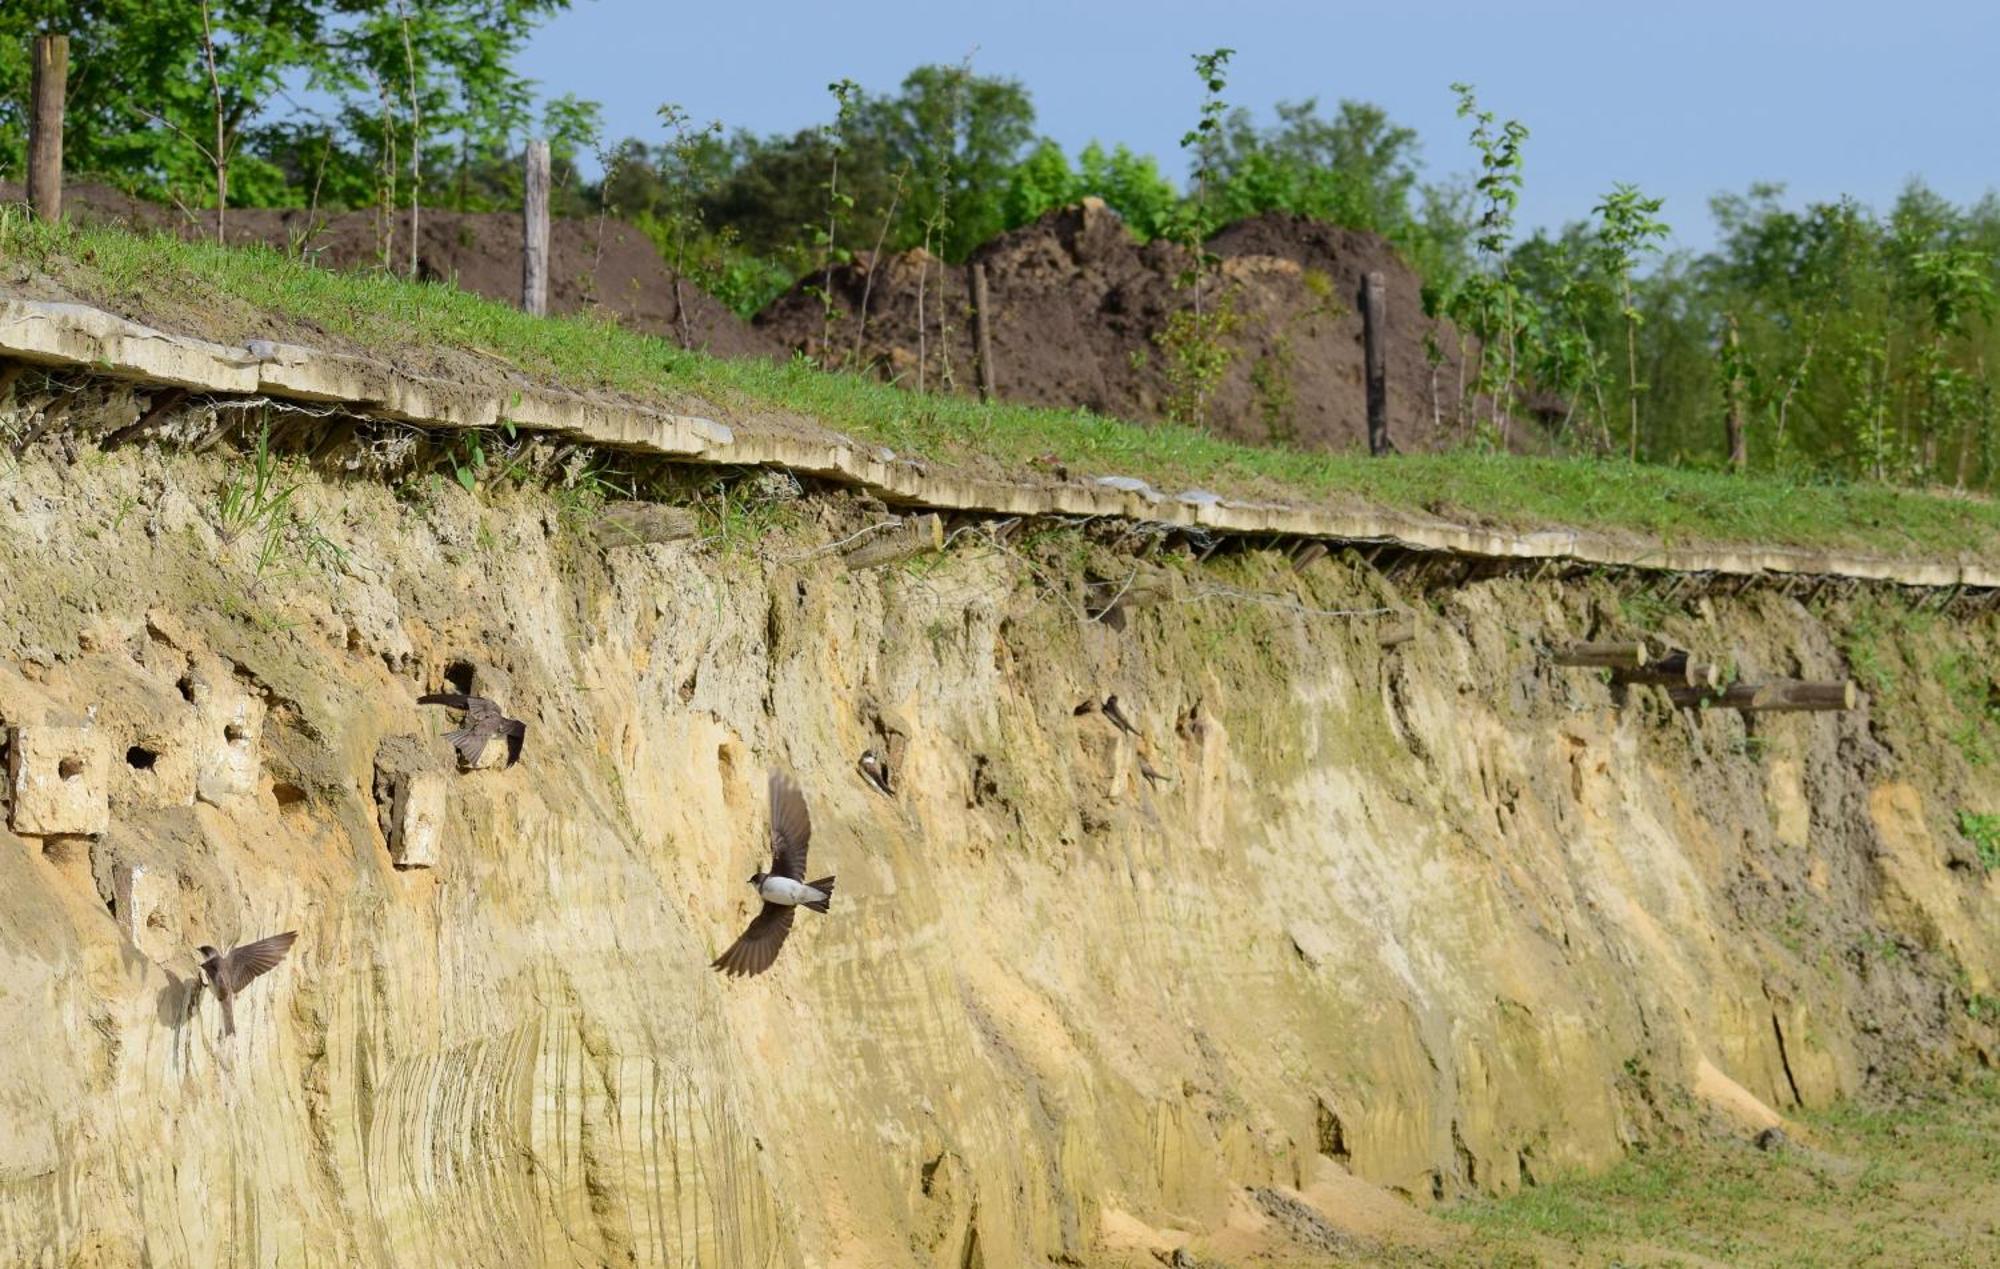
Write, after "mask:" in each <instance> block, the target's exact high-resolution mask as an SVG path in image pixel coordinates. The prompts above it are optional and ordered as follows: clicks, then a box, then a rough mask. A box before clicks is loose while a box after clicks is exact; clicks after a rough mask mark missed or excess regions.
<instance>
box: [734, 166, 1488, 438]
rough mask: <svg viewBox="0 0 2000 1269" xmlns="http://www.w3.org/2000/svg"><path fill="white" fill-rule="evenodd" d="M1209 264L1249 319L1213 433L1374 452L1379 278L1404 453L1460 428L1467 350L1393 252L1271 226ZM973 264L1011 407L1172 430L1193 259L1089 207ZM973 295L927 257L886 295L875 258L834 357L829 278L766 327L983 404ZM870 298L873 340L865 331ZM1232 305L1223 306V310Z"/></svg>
mask: <svg viewBox="0 0 2000 1269" xmlns="http://www.w3.org/2000/svg"><path fill="white" fill-rule="evenodd" d="M1210 249H1211V250H1212V251H1213V252H1214V253H1215V254H1216V255H1217V256H1219V257H1221V259H1222V264H1221V279H1222V280H1221V286H1220V293H1221V295H1222V296H1224V297H1226V302H1227V303H1228V305H1229V307H1230V310H1231V311H1233V313H1234V315H1235V322H1234V329H1233V331H1232V332H1231V333H1230V334H1229V335H1228V336H1227V337H1226V339H1225V341H1224V348H1225V351H1226V355H1227V367H1226V369H1225V370H1224V371H1223V372H1222V374H1221V376H1220V380H1219V382H1218V384H1217V386H1216V388H1215V392H1214V397H1213V401H1212V403H1211V406H1210V410H1209V415H1208V418H1207V420H1206V422H1207V423H1208V425H1209V426H1210V427H1211V428H1212V429H1213V430H1215V431H1217V432H1219V433H1222V434H1224V435H1227V436H1231V437H1235V438H1238V439H1242V440H1246V441H1282V442H1289V443H1292V444H1298V445H1304V446H1308V447H1311V448H1318V449H1344V448H1351V447H1355V446H1359V445H1364V444H1366V440H1367V390H1366V385H1365V383H1364V380H1363V367H1362V323H1361V317H1360V305H1361V288H1362V283H1363V279H1364V278H1365V277H1366V276H1367V274H1368V273H1369V272H1370V271H1372V270H1379V271H1380V272H1382V273H1383V274H1385V275H1386V277H1387V280H1388V317H1389V331H1388V344H1387V348H1388V375H1389V430H1390V435H1391V437H1392V438H1393V440H1394V442H1395V444H1396V445H1397V446H1398V448H1401V449H1405V450H1413V449H1422V448H1426V447H1429V446H1431V445H1433V444H1436V443H1437V441H1438V440H1439V439H1440V437H1439V433H1440V432H1441V431H1443V430H1444V428H1445V427H1446V426H1450V425H1451V424H1452V420H1453V419H1454V416H1455V413H1456V411H1455V409H1454V403H1455V402H1456V400H1457V399H1458V381H1459V370H1458V337H1457V335H1456V333H1455V332H1454V331H1453V329H1452V328H1451V326H1450V325H1449V324H1448V323H1440V322H1433V321H1432V320H1431V319H1429V318H1427V317H1425V316H1424V314H1423V308H1422V303H1421V300H1420V297H1419V285H1420V284H1419V281H1418V279H1417V276H1416V274H1415V273H1414V272H1413V271H1412V270H1411V269H1410V268H1409V266H1408V265H1406V264H1404V263H1403V261H1402V260H1401V259H1400V258H1399V257H1398V256H1397V255H1396V253H1395V250H1394V249H1393V248H1392V247H1390V246H1389V244H1388V243H1387V242H1385V241H1383V240H1382V239H1380V238H1377V237H1375V236H1374V235H1372V234H1366V233H1359V232H1356V231H1353V230H1346V229H1336V228H1333V227H1331V226H1328V225H1322V224H1318V223H1315V222H1313V221H1309V220H1305V219H1303V218H1299V217H1293V216H1285V215H1267V216H1260V217H1257V218H1255V219H1253V220H1247V221H1243V222H1241V223H1239V224H1236V225H1232V226H1230V227H1229V228H1227V229H1225V230H1223V231H1222V232H1221V233H1219V234H1217V235H1216V236H1215V238H1214V239H1213V240H1212V241H1211V243H1210ZM973 259H974V260H975V261H977V262H979V263H983V264H984V265H985V267H986V273H987V285H988V291H989V299H990V303H991V305H992V309H993V315H992V339H993V348H994V358H993V359H994V363H995V368H996V379H997V385H996V386H997V388H998V391H999V394H1000V395H1001V396H1002V397H1004V398H1006V399H1008V400H1013V401H1020V402H1024V403H1031V404H1036V405H1047V406H1056V407H1063V408H1070V407H1076V406H1084V407H1088V408H1089V409H1092V410H1095V411H1098V412H1100V413H1104V414H1115V415H1121V416H1124V417H1128V418H1139V419H1154V420H1158V419H1163V418H1166V417H1168V416H1169V415H1170V413H1172V411H1173V407H1174V406H1175V400H1174V398H1175V385H1174V381H1173V378H1172V376H1171V374H1170V364H1171V362H1172V361H1173V351H1172V349H1171V348H1170V347H1168V346H1166V345H1167V344H1170V343H1171V342H1172V341H1171V340H1170V339H1169V338H1168V337H1167V332H1168V330H1169V324H1170V319H1171V318H1172V317H1173V315H1174V314H1175V313H1177V312H1180V311H1182V310H1184V309H1187V308H1188V307H1189V305H1190V302H1191V299H1192V297H1191V295H1190V293H1189V292H1188V291H1187V290H1186V289H1184V288H1182V287H1181V286H1179V285H1178V283H1179V280H1180V278H1181V275H1182V274H1183V273H1184V272H1185V271H1186V269H1187V267H1188V264H1189V254H1188V252H1187V251H1186V249H1185V248H1183V247H1180V246H1178V245H1176V244H1173V243H1167V242H1158V241H1156V242H1151V243H1147V244H1144V245H1141V244H1140V243H1138V242H1137V241H1135V240H1134V239H1133V238H1132V236H1131V234H1130V233H1128V232H1127V231H1126V229H1125V226H1124V223H1123V222H1122V221H1121V220H1120V219H1119V218H1118V216H1117V214H1116V213H1114V212H1112V211H1111V210H1110V209H1109V208H1107V207H1106V206H1105V205H1104V204H1103V203H1101V202H1098V201H1097V200H1095V199H1088V200H1085V202H1084V203H1082V204H1081V205H1079V206H1075V207H1069V208H1064V209H1061V210H1058V211H1054V212H1050V213H1049V214H1048V215H1046V216H1044V217H1042V218H1041V219H1040V220H1038V221H1036V222H1035V223H1034V224H1032V225H1027V226H1023V227H1022V228H1020V229H1017V230H1014V231H1012V232H1010V233H1007V234H1005V235H1002V236H1001V237H999V238H996V239H995V240H993V241H992V242H990V243H988V244H987V245H986V246H984V247H982V248H980V250H979V251H978V252H976V253H975V255H974V257H973ZM969 277H970V271H969V269H967V268H958V267H951V266H946V265H944V264H943V263H942V262H940V261H939V260H937V259H935V258H934V257H931V256H929V255H927V254H926V253H924V252H922V251H912V252H906V253H903V254H901V255H897V256H894V257H888V258H885V259H884V260H883V261H882V262H881V266H880V267H879V268H877V269H875V270H874V271H873V277H872V280H871V278H870V269H869V267H868V261H867V259H866V258H865V257H864V258H863V259H861V260H859V261H857V262H856V263H854V264H851V265H847V266H844V267H842V268H839V269H836V270H835V271H834V274H833V278H832V285H831V286H830V287H828V288H826V289H827V290H828V291H829V292H830V294H831V296H832V300H833V306H834V309H835V312H834V320H833V322H832V326H831V331H832V333H831V338H830V339H827V340H826V341H825V342H826V343H827V348H826V349H824V350H822V349H821V347H820V345H821V342H822V329H823V321H824V319H823V314H822V304H821V301H820V298H819V294H818V289H819V288H820V287H821V286H822V285H823V281H824V280H823V279H822V278H820V277H813V278H808V279H806V280H805V281H804V282H802V283H801V284H800V285H799V286H797V287H795V288H794V289H793V290H792V291H790V292H788V293H787V294H786V295H784V296H782V297H780V298H779V299H778V300H777V301H775V302H774V303H773V304H772V305H771V306H770V307H769V308H767V309H766V310H765V311H764V312H762V313H760V314H759V315H758V317H757V325H758V327H759V328H760V329H761V330H763V331H765V332H768V333H769V334H771V335H773V336H775V337H776V338H777V339H779V340H781V341H783V343H784V344H785V345H786V346H788V347H790V348H794V349H799V350H803V351H806V352H808V353H811V354H813V355H816V356H818V355H824V356H825V357H826V358H827V359H828V360H829V361H832V362H834V363H835V364H840V365H847V366H859V365H870V366H873V367H874V368H875V369H876V370H877V371H878V373H880V374H882V375H883V376H884V377H886V378H889V379H892V380H895V381H897V382H902V383H907V384H910V385H911V386H915V385H916V383H917V380H918V377H919V369H920V368H921V372H922V379H923V384H924V386H925V387H928V388H937V387H940V386H944V387H949V388H951V389H953V390H956V391H960V392H970V391H973V390H974V388H975V385H976V373H975V369H974V361H973V347H972V320H971V308H970V302H969V287H970V283H969ZM920 278H921V279H922V288H923V326H924V334H923V337H922V339H921V341H920V340H919V335H918V311H917V310H918V285H919V279H920ZM864 295H865V297H866V300H865V302H866V306H867V320H866V328H865V331H864V330H863V328H862V322H861V320H860V319H859V317H858V316H857V315H858V314H859V313H860V312H861V310H862V306H863V303H864ZM1216 295H1217V292H1216V291H1215V290H1210V291H1209V292H1208V295H1207V302H1208V303H1210V304H1211V305H1212V304H1213V303H1214V302H1215V300H1216ZM1433 350H1434V352H1433Z"/></svg>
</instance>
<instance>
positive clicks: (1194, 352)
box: [1153, 291, 1243, 427]
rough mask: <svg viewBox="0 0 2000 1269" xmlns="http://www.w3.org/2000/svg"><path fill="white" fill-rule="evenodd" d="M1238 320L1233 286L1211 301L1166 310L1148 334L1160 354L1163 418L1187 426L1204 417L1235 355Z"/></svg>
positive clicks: (1196, 424) (1203, 421) (1197, 423)
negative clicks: (1163, 380) (1202, 306)
mask: <svg viewBox="0 0 2000 1269" xmlns="http://www.w3.org/2000/svg"><path fill="white" fill-rule="evenodd" d="M1242 324H1243V319H1242V317H1241V316H1239V315H1238V314H1237V312H1236V293H1235V292H1234V291H1230V292H1227V293H1225V294H1224V295H1222V296H1221V297H1220V298H1219V299H1217V300H1216V301H1215V304H1214V305H1213V307H1210V308H1206V309H1195V308H1184V309H1179V310H1177V311H1176V312H1174V313H1172V314H1169V315H1168V317H1167V324H1166V327H1165V328H1164V329H1162V330H1161V331H1160V332H1159V333H1158V334H1156V335H1154V336H1153V343H1154V344H1156V345H1157V346H1158V347H1159V349H1160V352H1161V354H1162V355H1163V356H1164V358H1165V360H1166V367H1165V372H1166V376H1167V399H1166V402H1165V410H1166V415H1167V418H1168V419H1170V420H1172V421H1173V422H1175V423H1183V424H1187V425H1188V426H1191V427H1200V426H1203V425H1204V424H1206V423H1207V422H1208V408H1209V404H1210V402H1211V401H1212V400H1213V399H1214V397H1215V390H1216V388H1218V387H1219V386H1221V384H1222V377H1223V376H1224V375H1226V374H1228V373H1229V367H1230V365H1231V364H1232V363H1234V362H1235V360H1236V347H1235V342H1234V341H1235V336H1236V332H1237V330H1238V329H1239V328H1240V327H1241V326H1242Z"/></svg>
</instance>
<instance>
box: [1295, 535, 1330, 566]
mask: <svg viewBox="0 0 2000 1269" xmlns="http://www.w3.org/2000/svg"><path fill="white" fill-rule="evenodd" d="M1325 558H1326V543H1324V542H1319V541H1310V542H1302V543H1300V544H1299V545H1298V546H1297V547H1295V548H1293V550H1292V571H1293V572H1294V573H1303V572H1305V571H1306V570H1307V569H1309V568H1311V567H1312V566H1313V565H1315V564H1317V563H1319V562H1320V561H1321V560H1323V559H1325Z"/></svg>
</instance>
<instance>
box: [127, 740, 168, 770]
mask: <svg viewBox="0 0 2000 1269" xmlns="http://www.w3.org/2000/svg"><path fill="white" fill-rule="evenodd" d="M159 760H160V755H159V754H158V753H157V752H156V751H154V750H151V749H148V748H146V746H144V745H133V746H132V747H131V748H130V749H127V750H126V751H125V765H126V766H128V767H130V768H132V769H133V770H134V771H151V770H152V769H153V764H154V763H156V762H158V761H159Z"/></svg>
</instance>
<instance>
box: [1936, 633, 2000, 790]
mask: <svg viewBox="0 0 2000 1269" xmlns="http://www.w3.org/2000/svg"><path fill="white" fill-rule="evenodd" d="M1932 674H1933V675H1934V676H1935V678H1936V680H1937V684H1938V686H1939V687H1940V688H1942V689H1943V691H1944V694H1945V699H1946V700H1948V701H1950V702H1951V708H1952V713H1953V714H1954V715H1955V718H1954V719H1953V721H1952V723H1951V724H1950V731H1949V733H1948V734H1949V736H1950V738H1951V743H1952V744H1953V745H1954V746H1955V747H1956V748H1957V749H1958V752H1959V754H1960V755H1961V756H1963V757H1964V759H1965V760H1966V762H1967V763H1969V764H1971V765H1972V766H1975V767H1983V766H1986V765H1988V764H1990V763H1991V762H1992V761H1993V760H1994V758H1995V756H1996V753H1995V745H1994V732H1996V731H2000V706H1997V705H1996V704H1995V702H1994V695H1993V686H1992V683H1991V681H1990V680H1989V679H1988V678H1987V676H1986V673H1985V671H1984V670H1983V668H1981V666H1980V664H1979V663H1978V662H1977V661H1975V660H1974V659H1973V658H1972V657H1970V656H1968V655H1967V654H1965V653H1963V652H1954V653H1952V654H1950V655H1949V656H1945V657H1941V658H1939V660H1938V662H1937V664H1936V666H1934V667H1933V668H1932Z"/></svg>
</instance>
